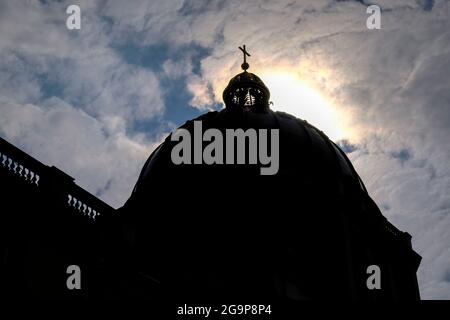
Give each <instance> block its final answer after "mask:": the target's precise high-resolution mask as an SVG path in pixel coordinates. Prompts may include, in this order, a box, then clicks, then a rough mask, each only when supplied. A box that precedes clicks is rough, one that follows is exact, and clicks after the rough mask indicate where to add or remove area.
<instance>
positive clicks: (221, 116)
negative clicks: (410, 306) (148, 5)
mask: <svg viewBox="0 0 450 320" xmlns="http://www.w3.org/2000/svg"><path fill="white" fill-rule="evenodd" d="M244 57H245V55H244ZM244 63H246V61H245V62H244ZM244 67H246V68H244ZM248 67H249V66H248V64H247V65H244V64H243V68H244V72H242V73H241V74H239V75H237V76H235V77H234V78H232V79H231V81H230V83H229V84H228V86H227V88H226V89H225V91H224V94H223V99H224V102H225V108H224V109H222V110H221V111H218V112H216V111H214V112H208V113H206V114H204V115H202V116H200V117H198V118H196V119H194V120H191V121H187V122H186V123H185V124H184V125H183V126H182V127H181V128H184V129H187V130H188V131H189V132H190V133H191V134H192V135H194V134H195V132H194V131H195V129H194V121H201V122H202V128H203V132H205V131H206V130H207V129H210V128H215V129H218V130H219V131H220V132H222V133H224V135H225V132H226V129H238V128H241V129H243V130H247V129H249V128H253V129H256V130H258V129H278V130H279V169H278V171H277V173H276V174H274V175H261V171H260V169H261V167H264V166H263V165H261V164H233V165H231V164H211V165H207V164H179V165H177V164H174V163H173V161H172V159H171V152H172V149H173V148H174V146H175V145H176V144H177V143H178V142H176V141H171V136H169V137H167V139H166V140H165V142H164V143H162V144H161V145H160V146H159V147H158V148H157V149H156V150H155V151H154V152H153V153H152V154H151V155H150V157H149V159H148V160H147V162H146V163H145V165H144V167H143V169H142V172H141V174H140V176H139V179H138V182H137V184H136V186H135V188H134V190H133V193H132V195H131V197H130V199H129V200H128V201H127V203H126V204H125V206H124V207H123V208H122V212H123V215H122V216H123V217H124V219H127V221H128V224H129V225H130V226H132V230H133V232H132V234H133V240H130V241H129V245H130V248H132V250H133V252H134V258H133V259H135V262H136V266H137V267H136V268H138V269H140V270H145V272H146V273H148V274H151V275H152V276H153V277H156V278H158V279H160V280H161V284H162V287H163V288H165V289H167V294H169V295H176V296H179V297H190V298H195V297H197V298H208V299H209V298H211V299H213V298H223V297H229V298H239V297H242V298H249V297H251V298H259V299H269V298H276V299H282V300H303V299H322V298H332V299H391V298H393V297H407V298H408V297H409V298H416V296H417V293H416V292H418V291H417V289H416V288H415V287H414V286H416V282H415V269H417V266H418V262H417V257H416V254H415V253H414V251H412V250H411V247H410V242H409V241H410V236H409V235H408V234H407V233H403V232H401V231H398V230H397V229H395V227H393V226H392V225H390V224H389V223H388V222H387V221H386V219H385V218H384V217H383V216H382V214H381V212H380V211H379V209H378V207H377V206H376V204H375V203H374V202H373V201H372V200H371V198H370V197H369V195H368V193H367V191H366V189H365V187H364V185H363V183H362V181H361V179H360V177H359V176H358V174H357V173H356V171H355V169H354V168H353V166H352V164H351V162H350V161H349V159H348V158H347V156H346V155H345V153H344V152H343V151H342V150H341V149H340V148H339V146H337V145H336V144H335V143H334V142H332V141H331V140H330V139H329V138H328V137H327V136H326V135H325V134H324V133H323V132H322V131H320V130H319V129H317V128H315V127H314V126H312V125H311V124H309V123H307V122H306V121H304V120H301V119H298V118H296V117H294V116H292V115H289V114H287V113H283V112H275V111H273V110H271V109H270V105H269V97H270V93H269V90H268V89H267V87H266V86H265V85H264V83H263V82H262V80H261V79H260V78H259V77H257V76H256V75H254V74H252V73H248V72H247V71H246V69H248ZM298 104H299V107H301V104H302V101H298ZM268 140H270V139H268ZM206 144H207V143H205V142H203V147H205V145H206ZM193 152H194V150H193ZM389 228H391V229H390V230H389ZM396 259H402V261H403V262H402V266H404V265H407V269H408V270H407V271H405V268H406V267H399V268H400V269H399V270H397V269H396V267H393V265H395V263H396V262H395V261H397V260H396ZM419 261H420V259H419ZM372 264H376V265H379V266H380V267H381V268H382V270H384V269H383V268H384V267H386V270H391V271H389V272H391V273H392V274H390V276H393V277H394V278H395V277H397V278H398V279H399V280H396V281H397V283H395V282H388V281H390V280H388V278H389V276H387V275H386V274H384V275H383V281H386V282H383V289H384V290H385V291H383V292H381V290H379V291H377V290H375V291H369V290H368V289H367V287H366V279H367V274H366V268H367V266H369V265H372ZM416 264H417V266H416ZM414 268H415V269H414ZM386 272H387V271H386ZM401 274H402V275H401ZM404 283H406V285H405V284H404ZM394 288H395V290H394ZM256 301H258V300H256Z"/></svg>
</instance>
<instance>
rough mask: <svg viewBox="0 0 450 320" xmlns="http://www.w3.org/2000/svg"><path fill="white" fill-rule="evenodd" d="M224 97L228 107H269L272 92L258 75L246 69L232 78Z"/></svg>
mask: <svg viewBox="0 0 450 320" xmlns="http://www.w3.org/2000/svg"><path fill="white" fill-rule="evenodd" d="M222 97H223V101H224V102H225V105H226V106H227V107H247V106H248V107H252V106H261V107H263V108H267V107H268V106H269V98H270V92H269V89H267V87H266V85H265V84H264V82H262V80H261V79H260V78H259V77H258V76H257V75H255V74H253V73H250V72H247V71H244V72H242V73H240V74H238V75H236V76H234V77H233V78H232V79H231V80H230V82H229V83H228V86H227V87H226V88H225V90H224V91H223V96H222Z"/></svg>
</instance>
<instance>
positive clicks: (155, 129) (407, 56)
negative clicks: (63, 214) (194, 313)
mask: <svg viewBox="0 0 450 320" xmlns="http://www.w3.org/2000/svg"><path fill="white" fill-rule="evenodd" d="M71 4H76V5H78V6H79V7H80V9H81V29H79V30H78V29H74V30H69V29H68V28H67V27H66V20H67V18H68V17H69V14H67V13H66V8H67V7H68V6H69V5H71ZM371 4H376V5H378V6H379V7H380V8H381V28H380V29H374V30H370V29H368V28H367V25H366V20H367V18H368V17H369V16H370V14H368V13H367V12H366V9H367V7H368V6H369V5H371ZM0 32H1V33H0V136H1V137H3V138H4V139H6V140H8V141H9V142H11V143H13V144H15V145H16V146H18V147H19V148H21V149H22V150H24V151H25V152H27V153H29V154H30V155H32V156H33V157H35V158H37V159H38V160H40V161H42V162H44V163H45V164H48V165H55V166H57V167H58V168H60V169H61V170H63V171H65V172H67V173H68V174H69V175H71V176H72V177H74V178H75V179H76V182H77V184H78V185H80V186H81V187H83V188H85V189H86V190H88V191H89V192H91V193H93V194H95V195H96V196H98V197H99V198H101V199H102V200H104V201H105V202H107V203H108V204H110V205H111V206H113V207H116V208H117V207H120V206H121V205H122V204H123V203H124V202H125V201H126V199H127V198H128V197H129V196H130V194H131V191H132V188H133V186H134V184H135V183H136V180H137V177H138V174H139V172H140V169H141V168H142V165H143V164H144V162H145V160H146V159H147V157H148V156H149V154H150V153H151V151H152V150H153V149H154V148H155V147H156V146H157V145H158V144H159V143H160V142H161V141H162V140H163V139H164V138H165V137H166V136H167V134H169V133H170V132H171V130H173V129H174V128H176V127H177V126H180V125H181V124H183V123H184V122H185V121H187V120H189V119H192V118H194V117H196V116H198V115H200V114H203V113H205V112H207V111H210V110H220V109H221V108H223V104H222V101H221V95H222V91H223V89H224V88H225V86H226V84H227V82H228V80H229V79H230V78H231V77H232V76H234V75H235V74H237V73H239V72H240V71H241V70H240V67H239V66H240V64H241V63H242V55H241V53H240V51H239V50H238V49H237V47H238V46H241V45H243V44H246V46H247V49H248V51H249V52H250V54H251V57H249V60H248V61H249V63H250V70H249V71H251V72H254V73H256V74H258V75H259V76H260V77H261V78H262V80H263V81H265V83H266V85H267V86H268V87H269V89H270V90H271V100H272V101H273V108H274V109H276V110H283V111H286V112H289V113H292V114H294V115H296V116H298V117H300V118H303V119H306V120H308V122H310V123H312V124H313V125H316V126H317V127H318V128H320V129H322V130H323V131H324V132H325V133H326V134H327V135H328V136H329V137H330V138H331V139H333V140H334V141H336V142H337V143H339V144H340V145H341V147H342V148H343V149H344V151H345V152H346V153H347V155H348V157H349V158H350V159H351V161H352V163H353V164H354V166H355V168H356V170H357V171H358V173H359V174H360V176H361V178H362V179H363V181H364V183H365V185H366V187H367V189H368V192H369V194H370V195H371V196H372V198H373V199H374V200H375V201H376V203H377V204H378V206H379V207H380V209H381V210H382V212H383V214H384V215H385V216H386V217H387V218H388V219H389V220H390V221H391V222H392V223H393V224H394V225H395V226H397V227H398V228H399V229H401V230H406V231H408V232H409V233H410V234H411V235H412V237H413V238H412V241H413V247H414V249H415V250H416V251H417V252H418V253H419V254H420V255H421V256H422V258H423V260H422V263H421V266H420V268H419V271H418V280H419V286H420V291H421V296H422V298H424V299H450V165H449V163H450V143H449V141H450V140H449V136H450V3H449V1H444V0H434V1H433V0H380V1H370V3H369V1H364V0H361V1H353V0H347V1H336V0H298V1H294V0H270V1H269V0H266V1H261V0H259V1H256V0H248V1H234V0H229V1H228V0H227V1H224V0H210V1H199V0H198V1H194V0H190V1H184V0H167V1H152V0H142V1H139V0H133V1H132V0H130V1H120V0H116V1H108V0H101V1H76V2H72V1H43V0H42V1H37V0H34V1H33V0H21V1H17V0H15V1H13V0H0Z"/></svg>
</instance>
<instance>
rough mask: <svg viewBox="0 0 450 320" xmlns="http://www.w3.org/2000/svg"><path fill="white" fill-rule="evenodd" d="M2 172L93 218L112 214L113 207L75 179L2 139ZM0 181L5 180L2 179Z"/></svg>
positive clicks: (61, 204)
mask: <svg viewBox="0 0 450 320" xmlns="http://www.w3.org/2000/svg"><path fill="white" fill-rule="evenodd" d="M0 172H1V173H2V174H4V175H9V176H10V177H11V178H12V179H14V181H17V182H18V183H22V184H26V185H30V186H31V187H32V188H36V191H37V190H39V191H40V192H42V193H49V194H50V196H51V199H52V200H53V201H56V202H65V203H57V204H58V206H66V207H67V208H70V209H72V210H74V211H76V212H78V213H80V214H82V215H85V216H86V217H87V218H89V219H90V220H92V221H95V220H96V219H97V218H98V217H100V216H103V215H108V214H113V213H114V211H115V210H114V209H113V208H112V207H110V206H109V205H107V204H106V203H104V202H103V201H101V200H100V199H98V198H97V197H95V196H93V195H92V194H90V193H89V192H87V191H86V190H84V189H83V188H81V187H79V186H78V185H77V184H75V182H74V179H73V178H72V177H70V176H69V175H67V174H65V173H64V172H63V171H61V170H59V169H58V168H56V167H49V166H46V165H44V164H43V163H41V162H39V161H38V160H36V159H34V158H33V157H31V156H30V155H28V154H27V153H25V152H23V151H22V150H20V149H18V148H17V147H15V146H14V145H12V144H10V143H9V142H7V141H6V140H4V139H2V138H0ZM0 183H2V181H1V180H0Z"/></svg>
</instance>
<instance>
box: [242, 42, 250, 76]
mask: <svg viewBox="0 0 450 320" xmlns="http://www.w3.org/2000/svg"><path fill="white" fill-rule="evenodd" d="M242 47H243V48H241V47H239V50H241V51H242V53H243V54H244V63H242V64H241V68H242V69H243V70H244V71H247V69H248V68H250V65H249V64H248V63H247V59H246V58H247V56H249V57H251V55H250V54H249V53H248V52H247V50H246V49H245V44H244V45H243V46H242Z"/></svg>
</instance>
